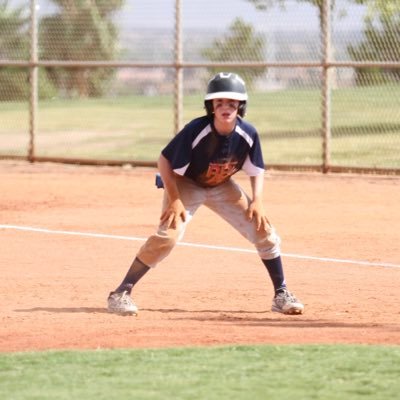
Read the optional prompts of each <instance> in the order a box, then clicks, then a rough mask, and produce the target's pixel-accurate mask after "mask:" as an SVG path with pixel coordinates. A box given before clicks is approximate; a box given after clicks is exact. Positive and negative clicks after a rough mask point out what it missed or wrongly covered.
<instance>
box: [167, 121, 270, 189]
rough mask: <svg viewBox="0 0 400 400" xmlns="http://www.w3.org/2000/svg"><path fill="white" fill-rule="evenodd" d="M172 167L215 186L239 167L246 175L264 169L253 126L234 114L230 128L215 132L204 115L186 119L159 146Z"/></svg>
mask: <svg viewBox="0 0 400 400" xmlns="http://www.w3.org/2000/svg"><path fill="white" fill-rule="evenodd" d="M162 155H163V156H164V157H165V158H166V159H167V160H168V161H169V162H170V164H171V167H172V169H173V171H174V172H175V173H176V174H178V175H183V176H186V177H188V178H190V179H192V180H194V181H195V182H196V183H197V184H199V185H201V186H204V187H213V186H217V185H219V184H221V183H223V182H225V181H226V180H228V179H229V178H230V177H231V176H232V175H233V174H235V173H236V172H238V171H239V170H241V169H242V170H243V171H244V172H246V174H247V175H249V176H257V175H260V174H262V173H263V172H264V161H263V157H262V152H261V146H260V139H259V137H258V133H257V131H256V129H255V128H254V127H253V126H252V125H251V124H249V123H248V122H246V121H244V120H242V119H241V118H237V123H236V127H235V129H234V131H233V132H232V133H231V134H229V135H227V136H224V135H220V134H218V133H217V132H216V131H215V129H214V126H213V122H212V120H211V119H210V118H209V117H207V116H204V117H200V118H196V119H194V120H193V121H191V122H189V123H188V124H187V125H186V126H185V127H184V128H183V129H182V130H181V131H180V132H179V133H178V134H177V135H176V136H175V137H174V138H173V139H172V140H171V141H170V142H169V144H168V145H167V146H166V147H165V148H164V149H163V150H162Z"/></svg>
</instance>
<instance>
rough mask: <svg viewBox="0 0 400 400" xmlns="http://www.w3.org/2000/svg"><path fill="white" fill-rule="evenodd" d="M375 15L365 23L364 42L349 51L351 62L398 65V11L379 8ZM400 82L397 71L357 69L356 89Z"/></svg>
mask: <svg viewBox="0 0 400 400" xmlns="http://www.w3.org/2000/svg"><path fill="white" fill-rule="evenodd" d="M378 12H379V16H375V17H373V16H369V17H368V18H367V19H366V21H365V28H364V40H363V41H362V42H361V43H360V44H359V45H355V46H349V47H348V52H349V54H350V57H351V59H352V60H353V61H377V62H378V61H380V62H393V61H394V62H398V61H400V45H399V43H400V10H399V11H395V10H394V9H392V8H391V9H389V10H388V9H385V8H381V9H379V10H378ZM399 80H400V69H399V68H379V67H375V68H356V82H357V83H358V84H359V85H371V84H380V83H382V82H390V81H399Z"/></svg>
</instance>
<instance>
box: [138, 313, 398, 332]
mask: <svg viewBox="0 0 400 400" xmlns="http://www.w3.org/2000/svg"><path fill="white" fill-rule="evenodd" d="M142 311H149V312H161V313H171V314H173V313H176V314H178V315H176V316H175V317H171V318H170V319H171V320H187V321H189V320H191V321H199V322H223V323H231V324H235V325H238V326H253V327H263V326H269V327H271V326H279V327H280V328H292V327H296V328H309V327H313V328H321V329H323V328H356V329H357V328H359V329H365V328H371V327H373V328H375V329H376V328H384V329H390V330H391V329H396V326H392V325H390V324H377V323H375V322H374V323H372V322H366V323H357V322H343V321H334V320H331V319H318V320H315V319H310V318H307V317H306V315H297V316H292V315H282V314H277V313H272V312H270V311H269V310H265V311H246V310H235V311H233V310H231V311H228V310H196V311H193V310H192V311H190V310H182V309H173V308H172V309H168V308H164V309H143V310H142ZM179 314H181V315H179ZM241 314H243V315H241ZM256 314H257V315H256ZM259 314H264V315H265V317H263V316H261V315H259ZM268 314H269V315H270V316H268Z"/></svg>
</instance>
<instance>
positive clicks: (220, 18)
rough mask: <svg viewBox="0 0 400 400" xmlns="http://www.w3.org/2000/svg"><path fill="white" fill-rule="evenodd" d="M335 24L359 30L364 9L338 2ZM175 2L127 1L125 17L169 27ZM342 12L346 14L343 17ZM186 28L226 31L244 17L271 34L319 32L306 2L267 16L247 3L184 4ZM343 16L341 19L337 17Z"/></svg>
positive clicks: (211, 0) (197, 0)
mask: <svg viewBox="0 0 400 400" xmlns="http://www.w3.org/2000/svg"><path fill="white" fill-rule="evenodd" d="M336 2H337V4H338V6H337V7H336V11H335V13H334V15H333V16H334V19H335V23H337V25H338V26H340V28H341V29H352V28H356V29H358V28H360V27H361V26H362V20H363V15H364V14H365V7H363V6H360V5H354V4H352V3H351V2H350V1H349V0H336ZM174 4H175V1H174V0H146V1H145V2H142V3H139V2H138V1H137V0H136V1H135V0H133V1H127V3H126V6H125V10H124V12H123V13H125V14H127V13H128V14H130V15H131V17H130V18H129V23H130V24H132V25H134V26H143V27H145V26H146V27H148V26H149V23H150V22H151V24H153V25H156V26H158V27H169V26H171V24H172V23H173V18H174V14H173V13H174ZM135 11H136V12H135ZM343 12H345V14H344V15H342V14H343ZM181 13H182V21H183V22H182V24H183V28H184V29H185V28H189V27H190V28H196V29H201V28H203V29H207V27H212V28H221V29H224V30H225V29H226V28H227V27H228V26H229V25H230V24H231V23H232V21H233V20H234V19H235V18H236V17H237V16H241V17H242V18H243V19H244V20H245V21H247V22H252V23H253V24H257V25H259V26H260V25H261V26H266V27H267V29H268V30H313V29H318V28H319V18H318V12H317V9H316V7H314V6H312V5H311V4H309V3H307V2H303V3H299V2H297V1H295V0H287V6H286V9H285V10H282V9H281V8H280V7H274V8H273V9H270V10H268V11H267V12H260V11H256V10H255V9H254V7H253V6H252V5H251V4H249V3H248V2H246V1H245V0H181ZM339 14H340V15H342V16H341V17H340V18H338V16H339Z"/></svg>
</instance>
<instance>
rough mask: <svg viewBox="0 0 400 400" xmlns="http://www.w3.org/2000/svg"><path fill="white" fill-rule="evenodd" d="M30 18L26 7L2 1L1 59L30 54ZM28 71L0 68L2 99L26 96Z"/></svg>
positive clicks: (0, 94)
mask: <svg viewBox="0 0 400 400" xmlns="http://www.w3.org/2000/svg"><path fill="white" fill-rule="evenodd" d="M28 22H29V21H28V19H27V18H26V17H25V16H24V7H23V6H21V7H18V8H14V9H11V7H10V6H9V1H8V0H1V1H0V59H3V60H4V59H6V60H24V59H25V60H26V59H27V58H28V56H29V43H28V35H27V30H28V29H29V25H28ZM27 78H28V74H27V71H24V70H21V69H19V68H1V69H0V101H5V100H7V101H13V100H21V99H24V98H26V96H27V94H28V86H27Z"/></svg>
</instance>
